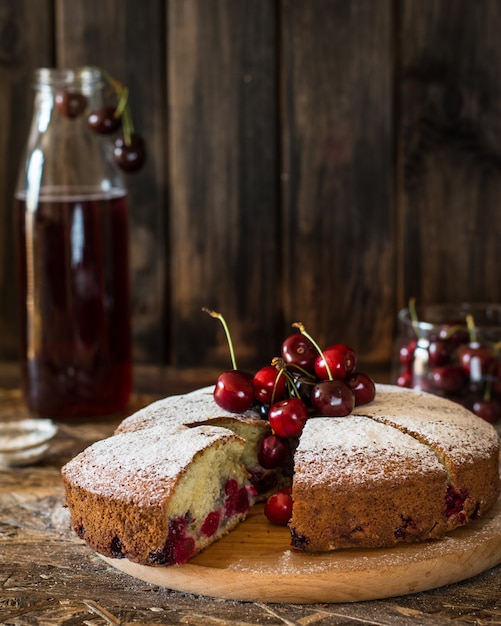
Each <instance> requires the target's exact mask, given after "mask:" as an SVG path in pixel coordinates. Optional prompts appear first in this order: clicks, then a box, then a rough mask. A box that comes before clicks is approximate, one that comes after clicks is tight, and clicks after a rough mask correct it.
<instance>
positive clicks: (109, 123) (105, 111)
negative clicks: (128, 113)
mask: <svg viewBox="0 0 501 626" xmlns="http://www.w3.org/2000/svg"><path fill="white" fill-rule="evenodd" d="M115 111H116V109H115V107H113V106H105V107H102V108H101V109H97V110H96V111H91V113H90V114H89V117H88V118H87V123H88V124H89V126H90V127H91V128H92V130H94V131H95V132H96V133H100V134H102V135H108V134H111V133H114V132H115V131H117V130H118V129H119V128H120V125H121V124H122V120H121V119H120V116H118V115H115Z"/></svg>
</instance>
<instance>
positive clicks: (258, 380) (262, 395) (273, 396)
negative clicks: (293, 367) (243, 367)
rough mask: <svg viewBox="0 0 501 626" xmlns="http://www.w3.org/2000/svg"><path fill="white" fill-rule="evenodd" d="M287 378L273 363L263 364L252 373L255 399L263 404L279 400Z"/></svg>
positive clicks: (282, 394)
mask: <svg viewBox="0 0 501 626" xmlns="http://www.w3.org/2000/svg"><path fill="white" fill-rule="evenodd" d="M286 386H287V379H286V377H285V376H284V374H283V372H280V370H278V369H277V368H276V367H274V366H273V365H265V367H262V368H261V369H260V370H258V371H257V372H256V373H255V374H254V394H255V396H256V400H259V402H263V403H264V404H273V403H274V402H276V401H277V400H281V399H282V398H283V396H284V393H285V388H286Z"/></svg>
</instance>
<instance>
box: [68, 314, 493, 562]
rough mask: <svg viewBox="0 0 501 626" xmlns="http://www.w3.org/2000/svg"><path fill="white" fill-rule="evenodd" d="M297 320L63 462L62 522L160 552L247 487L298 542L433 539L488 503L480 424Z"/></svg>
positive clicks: (124, 553)
mask: <svg viewBox="0 0 501 626" xmlns="http://www.w3.org/2000/svg"><path fill="white" fill-rule="evenodd" d="M298 327H299V328H300V331H301V332H299V333H295V334H293V335H292V336H291V337H289V338H287V339H286V340H285V341H284V343H283V345H282V349H281V356H280V357H279V358H277V359H274V360H273V362H272V364H271V365H269V366H265V367H264V368H262V369H261V370H259V372H256V374H255V375H254V376H249V375H248V374H245V373H243V372H240V371H239V370H238V369H237V368H236V364H235V363H234V367H233V369H232V370H228V372H224V373H223V374H221V376H220V378H219V380H218V381H217V384H216V386H215V388H214V387H209V388H204V389H200V390H196V391H193V392H191V393H188V394H184V395H179V396H171V397H169V398H165V399H162V400H159V401H157V402H155V403H153V404H151V405H149V406H147V407H145V408H144V409H141V410H140V411H138V412H136V413H135V414H133V415H131V416H130V417H128V418H126V419H125V420H124V421H123V422H122V423H121V424H120V425H119V426H118V428H117V430H116V432H115V433H114V434H113V435H112V436H111V437H109V438H107V439H104V440H102V441H99V442H97V443H95V444H93V445H92V446H90V447H89V448H87V449H86V450H84V451H83V452H82V453H80V454H79V455H78V456H76V457H75V458H74V459H73V460H71V461H70V462H69V463H67V464H66V465H65V466H64V467H63V470H62V475H63V482H64V486H65V492H66V502H67V505H68V507H69V510H70V516H71V523H72V526H73V528H74V529H75V531H76V532H77V534H78V535H79V536H80V537H82V538H83V539H84V540H85V541H86V542H87V543H88V544H89V545H90V546H91V547H92V548H93V549H94V550H96V551H98V552H99V553H102V554H104V555H106V556H108V557H115V558H127V559H129V560H131V561H134V562H137V563H142V564H146V565H174V564H181V563H185V562H186V561H187V560H189V559H190V558H192V557H193V556H194V555H196V554H197V553H199V552H200V551H201V550H202V549H204V548H206V547H207V546H209V545H210V544H212V543H213V542H214V541H216V540H218V539H219V538H221V537H222V536H223V535H224V534H226V533H227V532H229V531H231V530H232V529H233V528H234V527H235V526H236V525H237V524H238V523H239V522H240V521H241V520H243V519H244V518H245V516H246V514H247V513H248V511H249V510H250V508H251V507H252V506H253V504H254V503H255V502H256V501H260V500H261V501H265V502H266V504H265V511H266V515H267V517H268V518H269V519H270V520H271V521H272V522H274V523H288V526H289V529H290V535H291V539H290V544H291V546H292V547H293V548H294V549H297V550H304V551H308V552H319V551H320V552H325V551H330V550H335V549H338V548H353V547H356V548H360V547H362V548H381V547H389V546H392V545H394V544H396V543H398V542H417V541H424V540H428V539H440V538H442V537H443V536H444V535H445V534H446V533H447V532H449V531H451V530H453V529H455V528H457V527H459V526H462V525H464V524H467V523H468V522H469V521H470V520H472V519H477V518H479V517H481V516H482V515H484V514H485V513H486V512H487V511H488V510H489V509H490V508H491V507H492V505H493V504H494V503H495V502H496V500H497V498H498V496H499V492H500V478H499V436H498V434H497V433H496V431H495V430H494V428H493V427H492V426H491V425H490V424H488V423H487V422H485V421H484V420H482V419H480V418H479V417H477V416H475V415H473V414H472V413H471V412H470V411H468V410H467V409H465V408H464V407H462V406H460V405H458V404H456V403H453V402H451V401H449V400H446V399H444V398H439V397H437V396H433V395H431V394H428V393H425V392H422V391H417V390H411V389H401V388H399V387H397V386H391V385H376V384H375V383H374V382H373V381H372V379H371V378H370V377H369V376H367V375H365V374H363V373H360V372H357V370H356V355H355V352H354V351H353V350H351V349H350V348H349V347H348V346H345V345H342V344H335V345H334V346H329V348H326V349H325V350H323V351H322V350H320V349H319V348H318V346H316V344H315V342H314V341H313V340H312V338H311V337H309V335H307V334H306V331H305V330H304V328H302V326H298ZM230 345H231V344H230ZM233 360H234V359H233ZM265 523H266V522H265Z"/></svg>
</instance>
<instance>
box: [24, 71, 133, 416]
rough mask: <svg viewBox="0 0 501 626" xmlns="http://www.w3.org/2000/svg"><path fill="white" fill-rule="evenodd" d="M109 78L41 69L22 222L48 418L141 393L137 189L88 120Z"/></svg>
mask: <svg viewBox="0 0 501 626" xmlns="http://www.w3.org/2000/svg"><path fill="white" fill-rule="evenodd" d="M104 87H105V85H104V81H103V77H102V75H101V72H100V71H99V70H97V69H95V68H90V67H84V68H81V69H78V70H66V69H47V68H41V69H38V70H36V72H35V76H34V90H35V101H34V112H33V120H32V125H31V130H30V133H29V138H28V142H27V148H26V155H25V159H24V164H23V166H22V167H21V171H20V174H19V180H18V184H17V188H16V193H15V205H16V206H15V208H16V219H15V223H16V228H17V236H18V261H19V291H20V305H21V306H20V327H21V371H22V381H23V388H24V393H25V399H26V403H27V406H28V408H29V409H30V410H31V412H32V413H34V414H35V415H38V416H45V417H53V418H67V417H94V416H101V415H107V414H111V413H114V412H116V411H119V410H120V409H122V408H124V407H125V406H126V404H127V402H128V399H129V396H130V392H131V386H132V367H131V320H130V302H129V260H128V210H127V193H126V189H125V187H124V184H123V181H122V178H121V175H120V172H119V170H118V168H117V166H116V164H115V162H114V159H113V154H112V151H113V148H112V145H111V142H110V140H109V138H108V137H106V136H105V135H99V134H97V133H96V132H94V131H93V130H91V128H90V127H89V125H88V123H87V117H88V114H89V112H90V111H93V110H96V109H99V108H100V107H102V106H103V98H104V91H103V90H104ZM68 94H73V95H74V99H75V102H76V103H77V104H78V102H80V105H81V108H82V109H84V110H78V107H76V109H75V110H74V109H72V108H71V107H68V106H67V103H65V101H64V98H63V100H61V98H62V97H63V96H64V95H66V96H67V95H68ZM75 94H76V96H75ZM81 96H83V98H82V97H81Z"/></svg>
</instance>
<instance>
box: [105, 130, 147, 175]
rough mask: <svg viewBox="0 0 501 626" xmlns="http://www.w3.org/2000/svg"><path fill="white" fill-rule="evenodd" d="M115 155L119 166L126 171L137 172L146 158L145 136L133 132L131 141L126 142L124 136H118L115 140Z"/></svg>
mask: <svg viewBox="0 0 501 626" xmlns="http://www.w3.org/2000/svg"><path fill="white" fill-rule="evenodd" d="M113 155H114V157H115V161H116V162H117V164H118V166H119V167H120V168H121V169H123V170H124V171H125V172H129V173H133V172H137V171H138V170H140V169H141V168H142V167H143V165H144V162H145V160H146V149H145V146H144V140H143V138H142V137H140V136H139V135H136V134H132V136H131V138H130V143H126V142H125V139H124V138H123V137H118V138H117V139H116V140H115V148H114V150H113Z"/></svg>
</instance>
